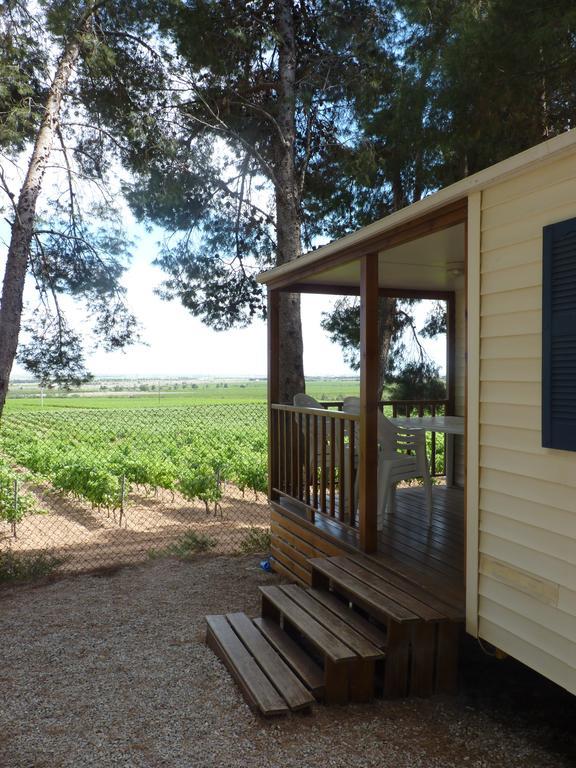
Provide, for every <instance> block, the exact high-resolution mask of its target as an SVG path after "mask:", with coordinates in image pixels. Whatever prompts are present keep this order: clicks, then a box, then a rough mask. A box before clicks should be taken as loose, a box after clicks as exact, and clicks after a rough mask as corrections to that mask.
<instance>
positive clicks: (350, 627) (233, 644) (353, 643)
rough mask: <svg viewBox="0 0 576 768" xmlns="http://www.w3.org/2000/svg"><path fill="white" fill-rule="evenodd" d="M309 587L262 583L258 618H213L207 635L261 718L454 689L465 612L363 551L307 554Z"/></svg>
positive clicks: (443, 596)
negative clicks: (319, 705)
mask: <svg viewBox="0 0 576 768" xmlns="http://www.w3.org/2000/svg"><path fill="white" fill-rule="evenodd" d="M310 563H311V566H312V586H311V588H302V587H299V586H297V585H295V584H289V585H285V586H279V587H278V586H269V587H260V591H261V594H262V618H259V619H250V618H248V617H247V616H246V615H245V614H243V613H233V614H228V615H226V616H208V617H207V633H206V641H207V643H208V645H209V646H210V647H211V648H212V649H213V650H214V652H215V653H216V654H217V655H218V656H219V657H220V658H221V659H222V661H223V662H224V663H225V664H226V666H227V667H228V669H229V670H230V672H231V674H232V675H233V676H234V677H235V679H236V681H237V682H238V684H239V686H240V688H241V689H242V691H243V693H244V695H245V697H246V699H247V700H248V702H249V704H251V705H252V706H253V707H254V708H255V709H258V710H259V711H260V712H261V713H262V714H264V715H279V714H286V713H288V712H289V711H296V710H302V709H307V708H309V707H310V706H311V705H312V703H313V702H314V701H316V700H319V701H323V702H325V703H326V704H345V703H347V702H349V701H352V702H366V701H370V699H372V698H373V697H374V696H375V695H382V696H384V697H386V698H394V697H402V696H408V695H410V696H430V695H432V694H433V693H451V692H454V691H455V690H456V687H457V664H458V640H459V634H460V630H461V627H462V623H463V620H464V616H463V611H462V608H461V606H459V605H458V604H457V601H456V600H454V599H453V598H451V597H450V595H445V594H443V595H442V596H441V597H439V596H438V595H435V594H432V593H431V592H430V591H429V590H428V589H426V588H425V587H424V586H421V585H419V584H418V583H417V582H416V581H415V580H413V579H408V578H406V577H405V576H404V575H400V574H398V573H396V572H394V571H392V570H390V569H388V568H386V567H385V566H383V565H382V564H380V563H377V562H376V561H373V560H371V559H370V558H367V557H365V556H362V555H348V556H339V557H330V558H317V559H313V560H310Z"/></svg>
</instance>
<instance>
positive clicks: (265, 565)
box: [260, 557, 272, 571]
mask: <svg viewBox="0 0 576 768" xmlns="http://www.w3.org/2000/svg"><path fill="white" fill-rule="evenodd" d="M260 568H262V570H263V571H271V570H272V563H271V562H270V558H269V557H267V558H266V559H265V560H260Z"/></svg>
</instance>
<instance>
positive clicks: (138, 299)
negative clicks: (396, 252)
mask: <svg viewBox="0 0 576 768" xmlns="http://www.w3.org/2000/svg"><path fill="white" fill-rule="evenodd" d="M157 239H158V235H157V234H154V233H148V232H145V231H144V229H143V228H141V229H139V230H138V240H137V246H136V248H135V250H134V256H133V259H132V264H131V266H130V268H129V269H128V271H127V272H126V274H125V276H124V279H123V283H124V285H125V286H126V289H127V299H128V304H129V306H130V308H131V309H132V311H133V312H134V313H135V314H136V316H137V317H138V319H139V320H140V322H141V324H142V326H143V328H142V337H143V340H144V341H145V342H146V345H144V344H138V345H135V346H132V347H129V348H128V349H127V350H126V351H116V352H112V353H106V352H103V351H101V350H97V351H95V352H93V353H92V354H89V355H87V364H88V369H89V370H90V371H91V372H92V373H93V374H95V375H96V376H121V377H124V376H132V377H138V376H143V377H144V376H150V377H158V376H167V377H170V376H173V377H178V376H187V377H194V376H211V377H222V378H224V377H261V376H265V375H266V324H265V323H264V322H262V321H257V322H254V323H253V324H252V325H251V326H250V327H248V328H241V329H234V330H229V331H220V332H217V331H214V330H212V329H210V328H207V327H206V326H205V325H204V324H203V323H202V322H201V321H200V320H198V319H197V318H194V317H193V316H192V315H191V314H190V313H189V312H188V311H187V310H186V309H184V307H182V306H181V304H180V303H179V302H177V301H170V302H168V301H165V300H163V299H161V298H160V297H159V296H157V295H155V293H154V289H155V288H156V287H158V286H159V285H160V283H161V281H162V277H163V273H162V271H161V270H160V269H159V268H158V267H155V266H153V265H152V261H153V259H154V256H155V254H156V250H157V246H156V243H157ZM29 295H30V294H29ZM333 303H334V298H331V297H327V296H319V295H316V296H315V295H303V296H302V327H303V333H304V371H305V374H306V376H335V377H339V376H350V375H353V374H354V371H352V370H351V369H350V368H349V367H348V366H347V364H346V363H345V362H344V359H343V356H342V352H341V350H340V348H339V347H338V346H337V345H335V344H332V343H331V342H330V341H329V339H328V337H327V335H326V333H325V332H324V331H323V330H322V328H321V327H320V322H321V319H322V313H323V312H325V311H327V310H329V309H330V307H331V306H332V305H333ZM66 309H67V311H68V313H69V316H70V317H71V319H73V320H75V321H76V322H79V321H81V318H82V309H81V307H78V306H74V305H73V303H72V302H71V301H67V302H66ZM422 314H424V313H422ZM427 343H428V345H429V346H430V354H431V355H432V356H433V357H434V358H435V359H436V360H437V361H438V363H439V364H440V365H441V366H442V365H443V360H444V342H443V341H439V342H436V343H432V344H431V345H430V342H427ZM25 375H26V373H25V371H24V370H23V369H22V368H21V367H20V366H19V365H18V364H17V363H16V364H15V365H14V369H13V373H12V376H13V378H16V377H18V378H19V377H22V376H25Z"/></svg>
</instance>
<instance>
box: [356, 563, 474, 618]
mask: <svg viewBox="0 0 576 768" xmlns="http://www.w3.org/2000/svg"><path fill="white" fill-rule="evenodd" d="M347 557H348V559H349V560H351V561H352V562H354V563H358V564H359V565H361V566H362V568H364V569H365V570H368V571H371V572H372V573H375V574H376V575H377V576H380V577H381V578H382V579H384V580H385V581H389V582H390V583H391V584H394V585H395V586H397V587H399V588H400V589H405V590H409V591H410V594H412V595H414V597H416V598H418V600H420V601H421V602H423V603H426V604H427V605H429V606H430V607H431V608H434V609H435V610H436V611H438V612H439V613H441V614H443V615H444V616H445V617H446V618H448V619H451V620H452V621H460V620H462V619H463V618H464V606H463V594H462V597H461V598H459V599H458V600H454V601H452V600H450V599H445V600H443V599H442V598H441V597H439V596H438V595H437V594H436V592H432V591H430V590H429V589H427V588H425V587H422V586H420V585H419V584H416V583H414V581H413V580H410V579H408V578H406V577H405V576H401V575H400V574H398V573H396V572H395V571H392V570H390V569H389V568H387V567H386V566H385V565H384V563H379V562H376V561H374V560H372V559H371V558H367V557H365V556H364V555H360V554H359V555H348V556H347Z"/></svg>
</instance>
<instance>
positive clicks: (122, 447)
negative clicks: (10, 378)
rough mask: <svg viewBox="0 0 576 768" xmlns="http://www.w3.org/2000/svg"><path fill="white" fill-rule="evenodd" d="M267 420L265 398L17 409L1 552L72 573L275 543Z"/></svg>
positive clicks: (6, 424)
mask: <svg viewBox="0 0 576 768" xmlns="http://www.w3.org/2000/svg"><path fill="white" fill-rule="evenodd" d="M266 423H267V422H266V406H265V404H261V403H246V404H234V405H228V404H222V405H220V404H218V405H195V406H189V407H182V408H181V407H164V408H139V409H125V408H118V409H114V408H109V409H100V408H86V409H76V408H65V407H62V408H58V409H51V408H50V409H49V408H46V409H41V408H38V407H30V408H27V409H24V408H22V409H21V410H15V411H12V412H7V413H5V415H4V416H3V419H2V426H1V428H0V555H3V556H4V558H5V559H6V558H7V557H14V556H15V555H20V554H22V555H27V556H30V557H31V558H33V557H35V556H41V557H46V558H49V559H50V560H51V561H52V562H54V563H55V564H57V567H58V568H59V570H63V571H69V572H71V571H81V570H88V569H93V568H99V567H114V566H116V565H121V564H125V563H131V562H138V561H142V560H145V559H147V558H149V557H154V556H157V555H159V554H162V553H175V554H187V553H188V552H190V553H192V552H196V551H203V550H204V551H205V550H213V551H217V552H233V551H248V550H250V549H252V550H258V549H261V548H265V547H266V545H267V536H268V533H269V510H268V505H267V501H266V484H267V426H266ZM15 559H17V557H16V558H15Z"/></svg>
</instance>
